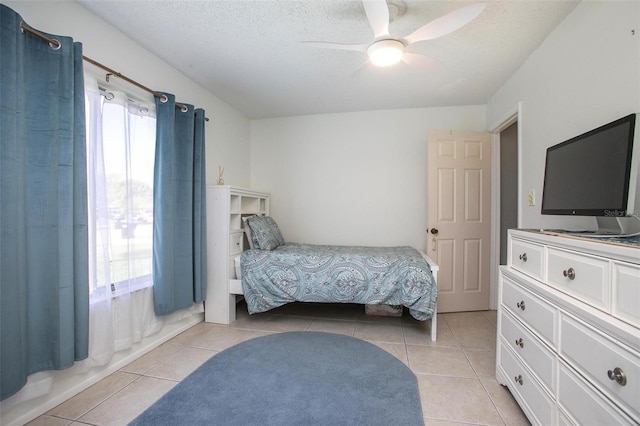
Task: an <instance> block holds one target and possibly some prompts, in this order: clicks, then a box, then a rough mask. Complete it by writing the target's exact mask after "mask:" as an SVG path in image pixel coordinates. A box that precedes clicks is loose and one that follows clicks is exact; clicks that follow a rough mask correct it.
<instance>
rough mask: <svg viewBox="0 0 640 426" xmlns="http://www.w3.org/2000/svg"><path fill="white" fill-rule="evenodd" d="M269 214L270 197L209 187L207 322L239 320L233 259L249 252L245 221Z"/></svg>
mask: <svg viewBox="0 0 640 426" xmlns="http://www.w3.org/2000/svg"><path fill="white" fill-rule="evenodd" d="M255 214H262V215H268V214H269V194H265V193H263V192H255V191H250V190H247V189H242V188H236V187H233V186H228V185H221V186H217V185H215V186H208V187H207V298H206V300H205V302H204V309H205V310H204V320H205V321H206V322H215V323H219V324H230V323H232V322H233V321H235V319H236V295H238V294H242V283H241V281H240V280H238V279H236V276H235V267H234V258H235V257H236V256H238V255H239V254H240V253H242V252H243V251H244V250H247V249H248V248H249V246H248V241H247V239H246V237H245V235H244V231H243V222H242V218H243V217H245V216H252V215H255Z"/></svg>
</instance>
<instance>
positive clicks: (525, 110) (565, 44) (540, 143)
mask: <svg viewBox="0 0 640 426" xmlns="http://www.w3.org/2000/svg"><path fill="white" fill-rule="evenodd" d="M639 23H640V2H638V1H607V2H605V1H583V2H581V3H580V4H579V5H578V6H577V7H576V8H575V9H574V10H573V12H571V14H570V15H569V16H568V17H567V18H566V19H565V20H564V21H563V22H562V23H560V25H559V26H558V27H557V28H556V29H555V30H554V31H553V32H552V33H551V34H550V35H549V36H548V37H547V39H545V41H544V42H543V43H542V44H541V45H540V47H539V48H538V49H537V50H536V51H535V52H534V53H533V54H532V55H531V56H530V57H529V58H528V59H527V61H526V62H525V63H524V65H523V66H522V67H521V68H520V69H519V70H518V71H517V72H516V73H515V74H514V75H513V77H512V78H511V79H510V80H509V81H508V82H507V83H506V84H505V85H504V86H503V87H502V88H501V89H500V90H499V91H498V92H497V93H496V94H495V95H494V96H493V98H492V99H491V100H490V102H489V103H488V105H487V123H488V124H489V127H491V126H493V124H494V123H496V121H499V120H500V118H501V117H503V116H504V115H505V113H506V112H507V111H509V110H512V108H513V106H514V105H516V104H517V103H518V101H522V116H521V120H520V123H519V124H520V126H521V132H522V133H521V135H522V141H521V147H522V150H521V153H520V155H521V158H522V161H521V174H522V175H521V176H522V183H521V194H523V196H522V197H521V198H522V199H521V200H520V201H519V202H520V204H519V208H520V209H521V212H522V216H521V217H522V223H521V226H522V227H525V228H526V227H529V228H542V227H544V228H568V229H584V228H585V227H594V226H595V220H594V219H592V218H571V217H563V216H542V215H541V214H540V202H541V201H542V186H543V180H544V161H545V151H546V148H547V147H549V146H552V145H555V144H557V143H560V142H562V141H564V140H566V139H569V138H571V137H574V136H577V135H579V134H581V133H584V132H586V131H588V130H591V129H593V128H595V127H598V126H600V125H602V124H605V123H608V122H610V121H612V120H614V119H617V118H620V117H623V116H625V115H628V114H630V113H634V112H640V27H639V25H638V24H639ZM632 29H635V31H636V34H635V35H632V34H631V30H632ZM529 189H535V191H536V194H537V199H538V203H537V205H536V206H534V207H529V206H528V205H527V200H526V195H527V192H528V191H529Z"/></svg>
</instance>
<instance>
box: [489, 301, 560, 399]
mask: <svg viewBox="0 0 640 426" xmlns="http://www.w3.org/2000/svg"><path fill="white" fill-rule="evenodd" d="M500 317H501V326H500V327H501V328H500V334H501V337H502V339H503V345H507V346H509V347H511V348H512V349H513V351H514V352H515V353H516V354H517V355H518V356H519V357H520V358H522V360H523V361H524V363H525V364H527V366H528V367H529V369H530V370H531V371H535V372H536V375H537V376H538V379H539V380H540V381H541V382H542V383H543V384H544V385H545V386H546V387H547V389H550V393H555V384H556V380H555V377H556V366H557V362H556V357H555V355H554V354H553V353H551V351H550V350H549V349H548V348H547V347H546V346H545V345H544V344H543V343H542V342H541V341H540V340H538V339H537V338H536V337H535V336H534V335H533V334H532V333H531V332H530V331H529V330H527V329H526V328H525V327H523V326H522V325H521V324H519V323H518V322H517V321H516V320H515V319H513V317H512V316H511V315H509V314H508V313H506V312H505V311H502V315H501V316H500Z"/></svg>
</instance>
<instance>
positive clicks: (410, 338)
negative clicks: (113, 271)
mask: <svg viewBox="0 0 640 426" xmlns="http://www.w3.org/2000/svg"><path fill="white" fill-rule="evenodd" d="M300 330H307V331H325V332H331V333H341V334H347V335H349V336H354V337H357V338H360V339H363V340H367V341H369V342H371V343H374V344H376V345H378V346H379V347H381V348H382V349H384V350H386V351H388V352H389V353H391V354H393V355H394V356H396V357H397V358H398V359H400V360H401V361H402V362H403V363H405V364H406V365H407V366H409V368H411V370H412V371H413V372H414V373H415V374H416V376H417V377H418V386H419V389H420V395H421V400H422V412H423V415H424V422H425V424H426V425H427V426H430V425H448V426H452V425H462V424H465V425H469V424H478V425H528V424H529V422H528V421H527V419H526V418H525V416H524V414H523V413H522V411H521V410H520V407H518V405H517V404H516V402H515V401H514V399H513V397H512V396H511V394H510V393H509V391H508V390H507V389H506V388H504V387H502V386H500V385H499V384H498V383H497V381H496V380H495V378H494V376H495V374H494V373H495V343H496V312H495V311H485V312H466V313H450V314H440V315H439V316H438V338H437V341H436V342H431V340H430V338H429V333H428V326H427V325H426V324H423V323H419V322H418V321H415V320H413V319H412V318H411V317H410V316H408V314H407V313H406V312H405V315H403V316H402V317H401V318H392V317H372V316H367V315H365V314H364V309H363V307H362V306H358V305H333V304H329V305H322V304H320V305H316V304H289V305H286V306H283V307H281V308H278V309H275V310H272V311H270V312H266V313H263V314H257V315H251V316H249V315H248V314H247V313H246V307H243V306H239V307H238V319H237V320H236V321H235V322H234V323H233V324H231V325H229V326H223V325H215V324H208V323H200V324H197V325H195V326H193V327H192V328H190V329H189V330H187V331H185V332H184V333H182V334H180V335H178V336H176V337H175V338H173V339H172V340H170V341H168V342H167V343H165V344H163V345H161V346H159V347H158V348H156V349H154V350H153V351H151V352H149V353H147V354H146V355H144V356H142V357H140V358H139V359H137V360H135V361H133V362H132V363H130V364H129V365H127V366H125V367H124V368H122V369H121V370H120V371H117V372H116V373H114V374H112V375H110V376H109V377H107V378H105V379H104V380H102V381H100V382H99V383H97V384H95V385H93V386H91V387H90V388H88V389H86V390H85V391H83V392H81V393H79V394H78V395H76V396H74V397H73V398H70V399H69V400H67V401H65V402H64V403H62V404H60V405H59V406H57V407H56V408H54V409H52V410H51V411H49V412H48V413H46V414H45V415H42V416H40V417H38V418H37V419H35V420H34V421H33V422H31V423H29V425H30V426H39V425H52V426H58V425H60V426H63V425H64V426H66V425H73V426H79V425H85V424H89V425H123V424H126V423H127V422H129V421H131V420H132V419H133V418H135V417H136V416H137V415H138V414H140V413H141V412H142V411H144V410H145V409H146V408H147V407H149V406H150V405H151V404H152V403H153V402H154V401H156V400H157V399H158V398H160V397H161V396H162V395H163V394H164V393H166V392H167V391H169V390H170V389H171V388H172V387H173V386H175V385H176V383H178V382H179V381H180V380H182V379H183V378H185V377H186V376H187V375H189V373H191V372H192V371H193V370H195V369H196V368H198V367H199V366H200V365H201V364H202V363H204V362H205V361H206V360H207V359H208V358H210V357H211V356H212V355H215V354H216V353H217V352H219V351H221V350H224V349H226V348H228V347H231V346H233V345H235V344H238V343H240V342H243V341H245V340H247V339H251V338H253V337H258V336H263V335H265V334H269V333H277V332H283V331H300Z"/></svg>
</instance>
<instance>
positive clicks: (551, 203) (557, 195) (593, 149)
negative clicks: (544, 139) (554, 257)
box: [542, 114, 640, 235]
mask: <svg viewBox="0 0 640 426" xmlns="http://www.w3.org/2000/svg"><path fill="white" fill-rule="evenodd" d="M637 116H638V114H630V115H628V116H626V117H623V118H620V119H618V120H615V121H613V122H611V123H608V124H605V125H603V126H600V127H598V128H596V129H593V130H591V131H589V132H586V133H584V134H581V135H579V136H576V137H574V138H571V139H569V140H567V141H564V142H562V143H559V144H557V145H554V146H552V147H550V148H548V149H547V155H546V162H545V173H544V188H543V194H542V214H545V215H575V216H595V217H596V219H597V223H598V228H599V229H598V231H596V234H604V235H606V234H625V233H626V232H627V228H628V226H627V225H626V224H629V225H630V226H631V227H635V226H636V223H635V222H640V218H639V215H638V212H637V210H636V206H640V195H638V194H637V192H638V189H640V188H639V185H638V167H639V162H640V155H638V152H639V148H640V147H638V146H637V145H640V137H638V133H640V132H639V131H638V127H640V126H636V122H637ZM634 139H635V144H634ZM634 145H635V146H634ZM629 217H633V218H635V220H634V219H630V220H626V219H625V220H621V218H629Z"/></svg>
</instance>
